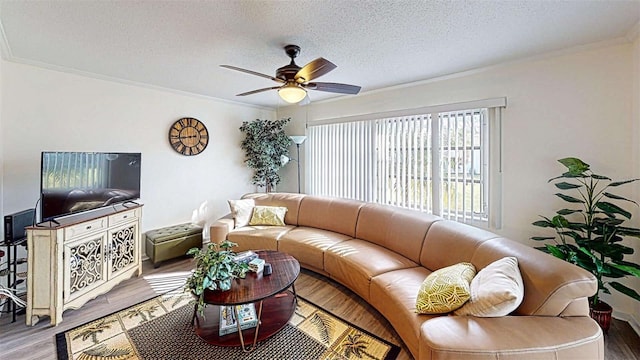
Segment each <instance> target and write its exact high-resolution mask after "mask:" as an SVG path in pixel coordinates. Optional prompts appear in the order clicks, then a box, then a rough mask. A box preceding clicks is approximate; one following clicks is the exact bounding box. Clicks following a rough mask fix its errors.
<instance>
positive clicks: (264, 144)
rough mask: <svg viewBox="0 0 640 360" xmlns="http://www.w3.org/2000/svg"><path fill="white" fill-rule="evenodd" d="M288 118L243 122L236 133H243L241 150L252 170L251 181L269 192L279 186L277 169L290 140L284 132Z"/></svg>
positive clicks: (289, 119)
mask: <svg viewBox="0 0 640 360" xmlns="http://www.w3.org/2000/svg"><path fill="white" fill-rule="evenodd" d="M289 121H291V118H285V119H280V120H261V119H256V120H254V121H251V122H249V121H245V122H243V123H242V126H241V127H240V131H242V132H243V133H244V134H245V138H244V140H242V144H241V146H242V150H244V151H245V155H246V158H245V162H246V163H247V166H248V167H249V168H251V169H253V171H254V173H253V177H252V178H251V180H252V181H251V182H252V183H253V184H254V185H258V186H262V187H265V188H266V189H267V191H270V190H271V189H272V188H273V187H274V186H275V185H277V184H278V183H280V175H278V170H279V169H280V167H281V166H282V160H281V158H282V156H283V155H287V154H288V153H289V146H290V145H291V139H290V138H289V137H288V136H287V134H286V133H285V131H284V128H285V126H287V124H288V123H289Z"/></svg>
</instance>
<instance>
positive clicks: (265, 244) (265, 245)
mask: <svg viewBox="0 0 640 360" xmlns="http://www.w3.org/2000/svg"><path fill="white" fill-rule="evenodd" d="M293 228H294V226H291V225H285V226H245V227H241V228H239V229H234V230H232V231H230V232H229V234H228V235H227V239H228V240H229V241H232V242H234V243H236V244H238V246H237V247H234V248H233V250H234V251H236V252H240V251H245V250H278V240H279V239H280V238H281V237H282V236H283V235H284V234H286V233H287V232H289V231H291V229H293Z"/></svg>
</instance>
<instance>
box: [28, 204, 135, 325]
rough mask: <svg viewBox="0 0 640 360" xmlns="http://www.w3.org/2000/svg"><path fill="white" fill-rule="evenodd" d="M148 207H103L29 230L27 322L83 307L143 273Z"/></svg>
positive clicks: (57, 319) (55, 318)
mask: <svg viewBox="0 0 640 360" xmlns="http://www.w3.org/2000/svg"><path fill="white" fill-rule="evenodd" d="M141 215H142V206H141V205H135V206H133V207H128V208H124V207H123V208H122V210H114V209H113V208H106V209H100V210H98V211H95V212H91V213H90V214H80V215H77V216H75V217H72V218H68V219H64V220H61V221H60V222H61V224H60V225H57V224H56V225H55V226H51V227H30V228H28V229H27V248H28V262H27V264H28V270H27V317H26V322H27V325H35V324H36V323H37V322H38V321H39V318H40V316H49V317H50V319H51V325H58V324H59V323H60V322H61V321H62V312H63V311H65V310H67V309H78V308H79V307H81V306H82V305H84V304H85V303H86V302H87V301H89V300H91V299H93V298H95V297H96V296H98V295H101V294H104V293H106V292H108V291H109V290H111V289H112V288H113V287H114V286H116V285H117V284H119V283H120V282H122V281H123V280H126V279H129V278H130V277H131V276H133V275H134V274H137V275H138V276H139V275H140V274H142V260H141V258H142V252H141V250H142V247H141V246H142V245H141V236H140V218H141Z"/></svg>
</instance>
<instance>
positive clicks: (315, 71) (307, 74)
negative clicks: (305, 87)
mask: <svg viewBox="0 0 640 360" xmlns="http://www.w3.org/2000/svg"><path fill="white" fill-rule="evenodd" d="M336 67H337V66H336V65H335V64H334V63H332V62H331V61H329V60H327V59H324V58H317V59H315V60H313V61H312V62H310V63H308V64H307V65H305V66H303V67H302V69H300V70H298V73H296V76H295V77H294V79H296V81H297V82H299V83H306V82H309V81H311V80H313V79H315V78H319V77H320V76H322V75H324V74H326V73H328V72H329V71H331V70H333V69H335V68H336Z"/></svg>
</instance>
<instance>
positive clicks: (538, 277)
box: [471, 238, 598, 316]
mask: <svg viewBox="0 0 640 360" xmlns="http://www.w3.org/2000/svg"><path fill="white" fill-rule="evenodd" d="M505 256H515V257H516V258H518V267H519V268H520V274H521V275H522V282H523V284H524V299H523V300H522V304H520V306H519V307H518V309H517V310H516V314H517V315H541V316H558V315H560V314H562V313H563V312H564V311H565V309H567V307H572V309H571V311H570V312H571V313H572V314H573V315H581V316H589V308H588V303H587V302H585V301H582V302H577V301H576V300H578V299H580V298H584V299H586V298H588V297H589V296H592V295H593V294H595V293H596V291H597V290H598V283H597V281H596V279H595V277H594V276H593V275H592V274H591V273H589V272H587V271H586V270H584V269H582V268H579V267H577V266H575V265H573V264H570V263H568V262H566V261H562V260H560V259H558V258H556V257H554V256H552V255H549V254H545V253H543V252H541V251H540V250H536V249H534V248H532V247H529V246H527V245H524V244H521V243H518V242H515V241H512V240H509V239H504V238H496V239H493V240H490V241H486V242H483V243H482V244H481V245H480V246H479V247H478V249H477V251H476V252H475V254H474V256H473V258H472V260H471V262H472V263H473V264H474V265H475V266H476V268H478V269H481V268H484V267H486V266H487V265H489V264H490V263H492V262H494V261H496V260H498V259H500V258H503V257H505ZM579 305H581V306H582V310H581V311H580V309H579V308H578V306H579Z"/></svg>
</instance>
